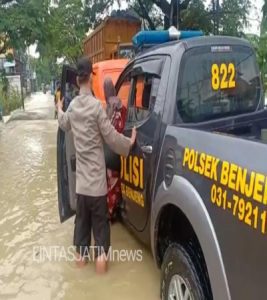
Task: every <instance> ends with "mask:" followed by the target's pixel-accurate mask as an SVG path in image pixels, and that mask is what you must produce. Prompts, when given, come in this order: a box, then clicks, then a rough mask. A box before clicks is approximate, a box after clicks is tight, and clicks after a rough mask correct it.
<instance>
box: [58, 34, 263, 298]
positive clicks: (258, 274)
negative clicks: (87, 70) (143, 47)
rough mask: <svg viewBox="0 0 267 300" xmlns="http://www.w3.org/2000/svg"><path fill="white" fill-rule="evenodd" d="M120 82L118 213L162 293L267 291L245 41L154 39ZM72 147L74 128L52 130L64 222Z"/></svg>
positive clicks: (259, 121)
mask: <svg viewBox="0 0 267 300" xmlns="http://www.w3.org/2000/svg"><path fill="white" fill-rule="evenodd" d="M65 73H67V71H66V72H65ZM67 77H68V76H67ZM67 77H66V78H67ZM69 78H71V76H70V77H69ZM116 89H117V93H118V96H119V97H120V98H123V99H125V100H127V102H128V114H127V122H126V128H125V133H126V134H130V131H131V129H132V127H133V126H136V128H137V142H136V146H135V147H134V148H133V149H132V151H131V153H130V155H129V157H128V158H127V159H126V158H125V159H124V158H121V179H122V183H121V188H122V195H123V203H122V208H121V214H122V217H123V221H124V224H125V225H126V226H127V227H128V228H129V229H130V230H132V231H133V232H134V234H135V235H136V236H137V237H138V238H139V239H140V240H141V241H142V242H143V243H145V244H147V245H148V247H150V248H151V250H152V252H153V256H154V259H155V262H156V263H157V265H158V266H159V268H161V271H162V275H161V290H160V293H161V298H162V299H163V300H167V299H168V300H175V299H176V300H178V299H179V300H181V299H195V300H198V299H216V300H227V299H228V300H229V299H235V300H254V299H267V284H266V283H265V275H266V270H267V256H266V253H267V184H266V183H267V145H266V142H267V111H266V110H265V109H264V93H263V88H262V84H261V79H260V73H259V69H258V66H257V63H256V58H255V53H254V50H253V49H252V47H251V46H250V44H249V43H248V42H246V41H245V40H242V39H238V38H230V37H216V36H213V37H194V38H191V39H186V40H178V41H173V42H169V43H164V44H161V45H158V46H155V47H152V48H151V49H149V50H147V51H144V52H142V53H141V54H139V55H137V56H136V57H135V59H133V60H132V61H131V62H130V63H129V64H128V66H127V67H126V69H125V70H124V71H123V73H122V75H121V76H120V78H119V80H118V82H117V85H116ZM125 97H126V98H125ZM74 153H75V150H74V146H73V142H72V137H71V133H67V134H63V133H62V132H59V136H58V172H59V203H60V216H61V220H62V221H63V220H65V219H66V218H68V217H69V216H71V215H72V214H73V210H74V209H75V189H74V187H75V173H74V172H72V170H71V157H72V156H73V154H74Z"/></svg>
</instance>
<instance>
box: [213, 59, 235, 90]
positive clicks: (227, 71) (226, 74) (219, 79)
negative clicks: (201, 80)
mask: <svg viewBox="0 0 267 300" xmlns="http://www.w3.org/2000/svg"><path fill="white" fill-rule="evenodd" d="M235 75H236V70H235V65H234V64H233V63H229V64H224V63H223V64H220V65H218V64H213V65H212V66H211V86H212V89H213V90H215V91H218V90H219V89H221V90H224V89H233V88H235V86H236V82H235Z"/></svg>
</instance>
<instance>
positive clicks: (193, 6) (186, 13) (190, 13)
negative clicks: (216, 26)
mask: <svg viewBox="0 0 267 300" xmlns="http://www.w3.org/2000/svg"><path fill="white" fill-rule="evenodd" d="M180 28H181V29H183V30H186V29H191V30H202V31H204V32H205V33H210V32H212V22H211V17H210V13H209V11H208V10H207V9H206V7H205V5H204V3H203V1H202V0H192V1H191V2H190V4H189V6H188V8H187V9H186V10H183V11H182V13H181V26H180Z"/></svg>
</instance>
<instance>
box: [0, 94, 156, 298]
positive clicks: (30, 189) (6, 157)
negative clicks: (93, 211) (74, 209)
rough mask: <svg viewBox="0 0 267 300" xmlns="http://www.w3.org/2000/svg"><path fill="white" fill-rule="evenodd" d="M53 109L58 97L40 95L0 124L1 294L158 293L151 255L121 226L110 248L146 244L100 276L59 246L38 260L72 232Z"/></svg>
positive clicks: (136, 295)
mask: <svg viewBox="0 0 267 300" xmlns="http://www.w3.org/2000/svg"><path fill="white" fill-rule="evenodd" d="M53 113H54V110H53V98H52V97H51V96H49V95H44V94H41V93H39V94H36V95H35V96H34V97H33V98H32V99H31V101H29V102H28V103H27V104H26V113H23V112H22V113H17V114H16V115H15V116H14V120H13V121H12V122H10V123H8V124H7V125H5V126H4V128H2V129H0V299H27V300H28V299H34V300H36V299H37V300H41V299H44V300H46V299H53V300H54V299H57V300H58V299H79V300H83V299H94V300H104V299H109V300H112V299H126V300H133V299H138V300H143V299H146V300H157V299H159V280H160V276H159V271H158V269H157V268H156V266H155V263H154V262H153V259H152V257H151V254H150V253H149V251H147V250H146V249H144V248H143V247H142V245H141V244H140V243H139V242H137V241H136V240H135V239H134V238H133V237H132V236H131V235H130V234H129V233H128V231H127V230H126V229H124V227H123V226H122V225H120V224H116V225H114V226H112V246H113V249H118V250H119V249H128V250H138V249H141V250H142V262H133V261H130V262H118V261H114V262H111V263H110V269H109V272H108V274H107V275H104V276H96V275H95V273H94V264H93V262H91V263H89V264H88V266H86V268H84V269H77V267H76V266H75V263H74V262H72V261H68V259H65V260H64V257H66V256H64V255H63V256H62V255H61V256H60V255H59V254H62V252H57V254H58V253H59V254H58V255H59V256H57V257H58V258H59V259H58V261H55V259H53V257H52V259H51V260H49V259H48V256H47V259H43V260H41V254H40V253H41V252H40V251H41V250H40V251H38V249H47V250H48V249H50V251H53V249H56V248H57V249H68V247H69V246H71V245H72V238H73V219H71V220H69V221H68V222H66V223H64V224H60V223H59V217H58V208H57V174H56V131H57V122H56V121H55V120H53ZM51 249H52V250H51ZM60 251H61V250H60ZM63 254H64V252H63ZM38 259H39V260H38Z"/></svg>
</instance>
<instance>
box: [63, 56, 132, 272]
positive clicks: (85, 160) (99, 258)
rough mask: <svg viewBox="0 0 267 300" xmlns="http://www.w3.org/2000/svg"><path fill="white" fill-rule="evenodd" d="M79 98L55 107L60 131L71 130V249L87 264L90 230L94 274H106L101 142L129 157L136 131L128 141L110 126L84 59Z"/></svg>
mask: <svg viewBox="0 0 267 300" xmlns="http://www.w3.org/2000/svg"><path fill="white" fill-rule="evenodd" d="M77 71H78V76H77V82H78V85H79V87H80V94H79V96H77V97H75V98H74V99H73V101H72V102H71V103H70V105H69V108H68V110H67V111H66V112H65V113H64V112H63V111H62V107H63V103H62V101H61V102H59V103H58V123H59V126H60V128H61V129H62V130H64V131H68V130H70V129H71V130H72V133H73V136H74V144H75V148H76V193H77V208H76V220H75V229H74V245H75V246H76V251H77V258H78V260H77V264H78V266H81V267H82V266H84V265H85V264H86V259H85V256H86V255H87V254H88V246H90V243H91V229H93V235H94V240H95V246H96V248H95V249H97V251H96V272H97V273H105V272H106V270H107V261H106V255H105V254H107V253H108V250H109V247H110V227H109V215H108V206H107V181H106V166H105V158H104V150H103V140H104V141H105V142H106V143H107V144H108V145H109V146H110V148H111V149H112V150H113V151H114V152H116V153H117V154H120V155H123V156H125V157H126V156H128V154H129V151H130V148H131V147H132V146H133V145H134V143H135V139H136V129H135V128H134V129H133V131H132V136H131V138H128V137H125V136H123V135H122V134H120V133H118V132H117V131H116V130H115V128H114V127H113V126H112V125H111V123H110V121H109V119H108V117H107V115H106V112H105V110H104V109H103V107H102V105H101V103H100V101H98V100H97V99H96V98H94V97H93V95H92V90H91V88H92V63H91V61H90V60H89V59H88V58H86V57H84V58H81V59H80V60H79V61H78V63H77Z"/></svg>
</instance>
